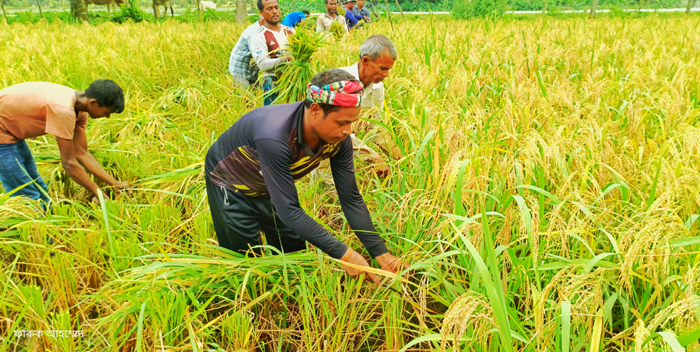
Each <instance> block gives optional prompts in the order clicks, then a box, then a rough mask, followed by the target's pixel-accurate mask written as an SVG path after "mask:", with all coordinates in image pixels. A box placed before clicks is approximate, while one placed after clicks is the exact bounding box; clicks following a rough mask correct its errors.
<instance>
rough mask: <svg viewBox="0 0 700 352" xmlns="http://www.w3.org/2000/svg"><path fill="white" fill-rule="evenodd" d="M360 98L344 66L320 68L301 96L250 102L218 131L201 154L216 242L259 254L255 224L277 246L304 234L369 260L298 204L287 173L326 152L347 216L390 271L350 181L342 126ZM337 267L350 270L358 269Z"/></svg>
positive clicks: (348, 146)
mask: <svg viewBox="0 0 700 352" xmlns="http://www.w3.org/2000/svg"><path fill="white" fill-rule="evenodd" d="M361 105H362V85H361V84H360V83H359V82H358V81H357V80H355V79H354V77H353V76H352V75H350V74H349V73H347V72H345V71H342V70H339V69H334V70H328V71H325V72H322V73H320V74H318V75H316V76H315V77H314V78H313V79H312V80H311V83H310V84H309V85H308V88H307V94H306V100H305V101H303V102H298V103H293V104H283V105H271V106H264V107H261V108H258V109H255V110H253V111H251V112H249V113H248V114H246V115H244V116H243V117H241V118H240V119H239V120H238V121H236V122H235V123H234V124H233V126H231V128H229V129H228V131H226V132H224V133H223V134H222V135H221V136H220V137H219V139H218V140H217V141H216V142H215V143H214V144H213V145H212V146H211V148H210V149H209V151H208V152H207V156H206V161H205V169H206V173H205V175H206V187H207V194H208V198H209V206H210V209H211V214H212V220H213V221H214V229H215V231H216V237H217V238H218V240H219V245H220V246H222V247H225V248H228V249H230V250H232V251H235V252H240V253H248V254H249V255H251V254H259V253H261V250H260V248H259V247H258V248H256V249H252V250H251V247H253V246H258V245H260V244H261V238H260V232H261V231H262V232H263V233H264V234H265V239H266V240H267V244H268V245H271V246H273V247H275V248H277V249H279V250H280V251H282V252H284V253H288V252H294V251H299V250H303V249H305V248H306V242H307V241H308V242H310V243H311V244H313V245H314V246H316V247H318V248H319V249H321V250H322V251H324V252H325V253H327V254H328V255H330V256H331V257H333V258H336V259H340V260H341V261H343V262H347V263H352V264H355V265H360V266H369V264H368V263H367V261H366V260H365V258H363V257H362V256H361V255H360V254H359V253H357V252H356V251H354V250H353V249H352V248H350V247H349V246H348V245H346V244H345V243H343V242H341V241H340V240H338V239H337V238H335V237H333V236H332V235H331V234H330V233H329V232H328V231H326V230H325V229H324V228H323V227H322V226H321V225H320V224H319V223H318V222H316V221H315V220H314V219H312V218H311V217H310V216H309V215H307V214H306V212H305V211H304V209H302V208H301V205H300V204H299V198H298V195H297V189H296V187H295V185H294V181H295V180H298V179H300V178H302V177H303V176H305V175H306V174H308V173H309V172H311V170H313V169H314V168H316V167H317V166H318V164H319V163H320V162H321V160H325V159H329V160H330V164H331V170H332V171H333V178H334V179H335V183H336V189H337V193H338V198H339V200H340V205H341V207H342V209H343V213H344V214H345V217H346V218H347V221H348V224H349V225H350V227H351V228H352V229H353V230H354V231H355V234H356V235H357V237H358V238H359V239H360V241H361V242H362V243H363V244H364V246H365V248H367V251H368V252H369V254H370V255H371V256H372V257H374V258H375V259H376V260H377V262H378V263H379V265H380V266H381V267H382V268H383V269H385V270H389V271H392V272H396V271H398V270H399V269H400V264H399V260H398V258H396V257H395V256H393V255H392V254H391V253H389V250H388V249H387V248H386V245H385V244H384V241H383V240H382V238H381V237H379V235H378V234H377V231H376V230H375V228H374V225H373V224H372V219H371V218H370V214H369V211H368V210H367V206H366V205H365V202H364V200H363V198H362V195H360V192H359V190H358V188H357V183H356V181H355V167H354V164H353V152H352V141H351V140H350V132H351V130H350V128H351V125H352V123H353V122H354V121H356V120H357V119H358V118H359V114H360V109H361ZM343 268H344V269H345V271H346V272H347V273H348V274H350V275H351V276H358V275H360V274H362V273H365V272H364V271H361V270H356V269H354V268H352V267H350V266H346V265H343ZM368 277H369V278H370V279H372V280H373V281H374V282H375V283H376V282H378V279H377V278H376V276H374V275H372V274H369V273H368Z"/></svg>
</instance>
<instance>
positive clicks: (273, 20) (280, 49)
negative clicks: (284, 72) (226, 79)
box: [251, 0, 296, 105]
mask: <svg viewBox="0 0 700 352" xmlns="http://www.w3.org/2000/svg"><path fill="white" fill-rule="evenodd" d="M258 10H259V11H260V16H262V17H263V19H264V20H263V23H262V26H260V28H259V29H258V31H257V33H255V35H253V40H252V48H251V52H252V54H253V58H255V63H256V64H257V65H258V67H259V68H260V70H261V71H263V81H262V88H263V105H272V103H273V102H274V101H275V99H276V98H277V93H276V92H274V89H275V87H276V85H277V68H278V67H279V66H280V65H282V64H284V63H286V62H288V61H291V60H292V57H291V56H289V55H287V46H288V45H289V40H288V39H287V36H288V35H291V34H294V33H296V31H295V30H294V28H291V27H287V26H285V25H283V24H281V23H280V20H281V13H280V6H279V2H278V1H277V0H258Z"/></svg>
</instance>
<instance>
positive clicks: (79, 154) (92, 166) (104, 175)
mask: <svg viewBox="0 0 700 352" xmlns="http://www.w3.org/2000/svg"><path fill="white" fill-rule="evenodd" d="M73 146H74V150H75V158H76V159H77V160H78V162H79V163H80V164H81V165H82V166H83V167H84V168H86V169H87V171H88V172H90V173H91V174H93V175H95V176H97V178H99V179H100V180H102V182H104V183H106V184H108V185H110V186H112V187H116V188H124V187H127V186H128V183H127V182H120V181H117V179H115V178H114V177H112V175H110V174H109V173H108V172H107V171H105V169H104V168H102V165H100V163H98V162H97V160H95V157H94V156H92V154H91V153H90V151H89V150H88V147H87V136H86V135H85V130H84V129H76V131H75V134H74V136H73ZM61 155H63V153H61ZM61 159H63V158H61Z"/></svg>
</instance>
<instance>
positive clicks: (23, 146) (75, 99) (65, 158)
mask: <svg viewBox="0 0 700 352" xmlns="http://www.w3.org/2000/svg"><path fill="white" fill-rule="evenodd" d="M123 110H124V93H123V92H122V89H121V87H119V85H117V84H116V83H115V82H114V81H112V80H108V79H98V80H96V81H94V82H92V84H90V86H89V87H88V89H86V90H85V91H84V92H83V91H76V90H75V89H71V88H69V87H65V86H62V85H59V84H54V83H47V82H27V83H19V84H16V85H13V86H10V87H7V88H5V89H3V90H0V181H2V186H3V188H4V189H5V192H11V191H13V190H15V189H17V188H19V187H21V186H23V185H25V184H28V185H27V186H25V187H23V188H21V189H18V190H17V191H16V192H15V193H14V194H13V196H19V195H23V196H26V197H29V198H31V199H34V200H39V199H41V200H42V201H43V202H45V203H48V202H49V198H48V196H47V195H46V191H48V188H47V186H46V183H44V180H43V179H42V178H41V176H40V175H39V173H38V172H37V168H36V164H35V162H34V158H33V157H32V153H31V151H30V150H29V147H28V146H27V143H26V142H25V139H27V138H34V137H39V136H43V135H45V134H52V135H54V136H55V137H56V142H57V143H58V150H59V151H60V153H61V164H62V165H63V168H64V169H65V170H66V173H67V174H68V176H70V178H72V179H73V181H75V182H76V183H78V184H79V185H81V186H83V187H85V188H86V189H87V190H88V191H90V193H92V194H93V195H94V196H97V190H98V187H97V184H95V182H93V181H92V180H91V179H90V177H89V176H88V174H87V173H86V172H85V169H87V170H88V171H89V172H90V173H91V174H93V175H95V176H97V178H98V179H100V180H102V181H103V182H104V183H106V184H107V185H108V186H110V187H114V188H118V189H122V188H125V187H127V185H128V184H127V182H120V181H117V180H116V179H115V178H114V177H112V175H110V174H109V173H108V172H107V171H105V170H104V169H103V168H102V166H100V164H99V163H98V162H97V160H95V158H94V157H93V156H92V154H90V152H89V151H88V148H87V137H86V135H85V127H86V126H87V121H88V116H89V117H91V118H93V119H99V118H109V116H110V115H111V114H112V113H121V112H122V111H123ZM81 165H82V166H81ZM83 167H84V168H85V169H83ZM39 187H41V188H43V190H42V189H40V188H39ZM43 206H44V207H45V205H43Z"/></svg>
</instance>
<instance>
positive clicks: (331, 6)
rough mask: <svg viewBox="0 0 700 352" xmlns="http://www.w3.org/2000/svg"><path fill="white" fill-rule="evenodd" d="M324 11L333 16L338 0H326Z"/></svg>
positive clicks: (336, 10)
mask: <svg viewBox="0 0 700 352" xmlns="http://www.w3.org/2000/svg"><path fill="white" fill-rule="evenodd" d="M326 11H327V12H328V15H330V16H331V17H333V18H335V15H336V14H337V12H338V1H336V0H328V2H327V3H326Z"/></svg>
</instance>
